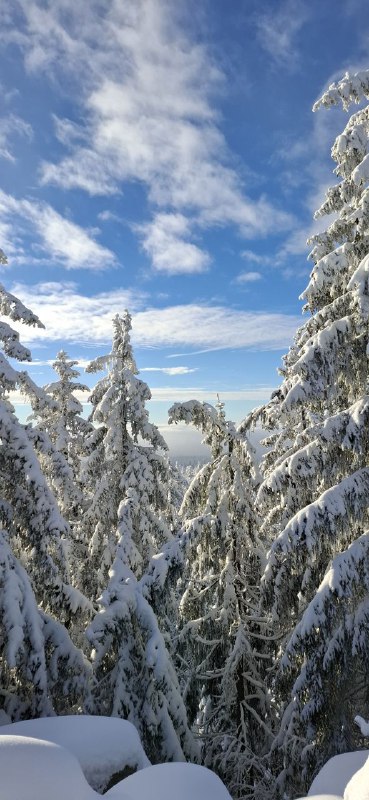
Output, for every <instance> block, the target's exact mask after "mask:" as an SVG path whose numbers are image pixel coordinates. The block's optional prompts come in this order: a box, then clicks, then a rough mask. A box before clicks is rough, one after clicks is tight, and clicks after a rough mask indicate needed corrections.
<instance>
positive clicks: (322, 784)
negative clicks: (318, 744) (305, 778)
mask: <svg viewBox="0 0 369 800" xmlns="http://www.w3.org/2000/svg"><path fill="white" fill-rule="evenodd" d="M368 756H369V751H368V750H355V751H354V752H353V753H341V755H339V756H333V758H330V759H329V761H327V763H326V764H324V767H322V769H321V770H320V772H318V774H317V776H316V778H314V780H313V782H312V784H311V786H310V789H309V791H308V797H315V795H319V794H323V795H324V794H329V793H331V794H333V795H334V794H336V795H338V796H339V797H343V793H344V791H345V788H346V786H347V784H348V782H349V780H350V778H352V776H353V775H354V774H355V772H357V771H358V770H360V769H361V767H362V766H363V764H365V762H366V760H367V758H368ZM368 775H369V774H368ZM368 780H369V777H368Z"/></svg>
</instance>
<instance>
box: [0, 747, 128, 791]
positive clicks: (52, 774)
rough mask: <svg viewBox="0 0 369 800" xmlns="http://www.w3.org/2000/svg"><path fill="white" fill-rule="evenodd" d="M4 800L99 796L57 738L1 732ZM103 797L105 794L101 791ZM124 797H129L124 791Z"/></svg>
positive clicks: (1, 771)
mask: <svg viewBox="0 0 369 800" xmlns="http://www.w3.org/2000/svg"><path fill="white" fill-rule="evenodd" d="M0 775H1V800H97V798H99V795H98V794H96V792H94V791H93V789H91V787H90V786H89V785H88V783H87V781H86V779H85V777H84V775H83V772H82V770H81V767H80V765H79V763H78V761H77V759H76V758H75V756H73V755H72V753H71V752H69V751H68V750H66V749H65V748H64V747H60V746H59V745H57V744H54V742H44V741H41V740H40V739H32V738H29V737H26V736H10V735H8V736H0ZM100 797H101V795H100ZM120 800H125V798H124V795H123V794H122V796H121V798H120Z"/></svg>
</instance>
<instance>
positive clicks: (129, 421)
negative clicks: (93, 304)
mask: <svg viewBox="0 0 369 800" xmlns="http://www.w3.org/2000/svg"><path fill="white" fill-rule="evenodd" d="M113 326H114V337H113V346H112V350H111V353H110V354H109V355H108V356H107V357H103V358H101V359H97V360H96V361H95V362H93V364H92V365H91V368H90V370H91V371H95V370H97V369H101V367H104V366H106V367H107V370H108V371H107V375H106V377H105V378H103V379H102V380H100V381H99V382H98V384H97V386H96V387H95V389H94V391H93V393H92V397H91V400H92V403H93V412H92V415H91V419H92V420H93V421H94V422H95V423H97V424H98V425H99V426H100V427H99V428H97V430H96V432H95V433H94V434H92V436H91V437H90V453H89V454H88V456H87V457H86V458H85V460H84V465H83V466H84V474H85V476H86V485H87V487H92V488H93V494H92V499H91V504H90V507H89V509H88V512H87V514H86V516H85V519H84V521H83V523H82V529H83V532H84V534H85V535H87V534H89V535H90V537H91V538H90V546H89V552H90V557H89V561H88V566H87V571H86V576H85V584H86V586H87V585H89V587H91V586H92V587H93V590H94V591H95V593H96V595H98V594H100V595H101V596H99V597H98V613H97V614H96V615H95V617H94V619H93V620H92V623H91V625H90V627H89V628H88V630H87V636H88V638H89V640H90V642H91V646H92V665H93V670H94V680H95V683H94V688H93V692H92V698H91V703H90V705H89V709H90V710H92V711H93V713H97V714H107V715H113V716H122V717H124V718H125V719H129V720H130V721H131V722H133V723H134V724H135V725H136V727H137V729H138V730H139V732H140V735H141V738H142V741H143V743H144V746H145V749H146V752H147V753H148V755H149V757H150V758H151V759H152V760H153V761H155V762H157V761H168V760H176V761H178V760H183V759H184V758H185V757H187V758H190V759H193V758H194V757H195V755H196V747H195V744H194V740H193V737H192V735H191V732H190V730H189V727H188V724H187V718H186V711H185V707H184V704H183V701H182V698H181V694H180V691H179V686H178V681H177V677H176V674H175V670H174V667H173V664H172V662H171V659H170V656H169V653H168V650H167V648H166V645H165V641H164V638H163V635H162V632H161V630H160V627H159V624H158V618H157V615H156V613H155V610H154V608H153V603H152V600H153V595H154V594H155V593H157V587H158V585H159V584H160V575H159V574H158V571H157V568H156V565H157V564H159V563H160V561H161V559H160V557H159V558H158V559H156V553H160V550H161V548H162V547H163V546H164V547H165V545H167V546H168V545H169V544H171V543H172V541H173V537H172V533H171V530H170V526H169V524H168V521H167V520H168V519H172V517H173V512H172V511H171V510H169V511H168V508H167V505H168V489H169V484H170V480H169V468H168V463H167V459H166V456H165V451H166V449H167V446H166V444H165V442H164V440H163V438H162V437H161V435H160V433H159V431H158V429H157V427H156V426H155V425H152V424H151V423H150V421H149V416H148V412H147V410H146V407H145V404H146V401H147V400H149V399H150V391H149V388H148V386H147V385H146V383H144V382H143V381H141V380H140V379H139V378H138V377H137V376H136V373H137V368H136V364H135V361H134V358H133V353H132V347H131V343H130V329H131V317H130V315H129V314H128V312H126V313H125V314H124V316H122V317H118V316H117V317H116V318H115V319H114V323H113ZM91 566H92V570H91ZM102 590H103V591H102ZM101 592H102V593H101Z"/></svg>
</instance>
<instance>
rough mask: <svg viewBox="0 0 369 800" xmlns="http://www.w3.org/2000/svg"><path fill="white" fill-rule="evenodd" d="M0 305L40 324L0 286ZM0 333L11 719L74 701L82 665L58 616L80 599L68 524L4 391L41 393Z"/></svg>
mask: <svg viewBox="0 0 369 800" xmlns="http://www.w3.org/2000/svg"><path fill="white" fill-rule="evenodd" d="M0 313H1V314H2V315H3V316H8V317H10V319H11V320H14V321H17V322H18V321H22V322H24V323H25V324H28V325H38V326H41V323H40V322H39V320H38V318H37V317H36V316H35V315H34V314H33V313H32V312H31V311H30V310H29V309H27V308H26V307H25V306H24V305H23V304H22V303H21V302H20V301H19V300H18V299H17V298H16V297H14V295H11V294H9V293H8V292H6V291H5V289H4V288H3V287H2V286H1V287H0ZM0 337H1V340H2V342H3V349H4V352H3V353H0V525H1V532H0V608H1V616H2V623H3V624H2V628H1V633H0V664H1V693H0V698H1V705H2V708H3V710H5V712H6V713H7V714H8V716H10V718H11V719H13V720H14V719H19V718H21V717H28V716H38V715H42V714H50V713H54V712H55V711H56V710H64V711H65V709H66V708H67V709H69V710H73V709H76V708H78V707H80V706H81V703H82V701H83V698H84V696H85V694H86V691H87V678H88V675H89V669H88V665H87V663H86V661H85V659H84V657H83V655H82V653H81V651H80V650H78V649H77V648H76V647H75V645H74V644H73V643H72V641H71V639H70V637H69V634H68V632H67V630H66V628H65V625H64V623H66V624H70V623H71V620H72V618H73V616H75V613H76V612H77V611H85V610H86V609H87V608H88V603H87V601H86V599H85V598H84V597H83V595H82V594H81V593H80V592H79V591H78V590H77V589H76V588H74V587H73V586H72V585H71V584H70V582H69V576H68V567H67V561H66V557H65V541H66V539H67V537H68V533H69V531H68V526H67V524H66V523H65V521H64V520H63V518H62V517H61V515H60V512H59V509H58V506H57V503H56V500H55V498H54V496H53V495H52V493H51V491H50V489H49V487H48V485H47V483H46V480H45V478H44V475H43V473H42V470H41V467H40V463H39V460H38V457H37V454H36V451H35V449H34V445H33V437H32V436H31V435H30V431H29V429H28V427H27V426H23V425H21V424H20V423H19V421H18V420H17V418H16V416H15V413H14V408H13V407H12V405H11V403H10V401H9V399H8V396H7V395H8V392H9V391H11V390H14V389H20V390H21V391H22V392H24V393H25V394H26V395H27V396H28V398H29V400H30V402H31V403H32V404H33V406H34V408H37V407H38V406H40V405H42V404H43V403H45V402H46V403H47V399H46V398H45V396H44V394H43V393H42V391H38V390H37V387H35V385H34V384H33V382H32V381H31V379H30V378H29V376H28V375H27V373H26V372H24V371H22V372H21V371H17V370H16V369H15V368H13V367H12V366H11V365H10V364H9V361H8V360H7V358H6V356H10V357H11V358H14V359H17V360H20V361H27V360H30V358H31V355H30V352H29V350H28V349H27V348H25V347H24V346H23V345H22V344H21V343H20V341H19V335H18V333H17V332H16V331H15V330H13V329H12V328H11V326H10V325H9V324H8V323H6V322H4V321H1V322H0Z"/></svg>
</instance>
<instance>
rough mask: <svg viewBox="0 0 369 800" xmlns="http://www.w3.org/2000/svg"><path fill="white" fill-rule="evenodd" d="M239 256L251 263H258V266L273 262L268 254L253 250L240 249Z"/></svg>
mask: <svg viewBox="0 0 369 800" xmlns="http://www.w3.org/2000/svg"><path fill="white" fill-rule="evenodd" d="M241 257H242V258H244V259H245V261H248V262H249V263H251V264H260V266H264V265H265V266H267V265H270V264H272V263H273V259H272V258H271V257H270V256H265V255H260V254H259V253H254V251H253V250H242V253H241Z"/></svg>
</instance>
